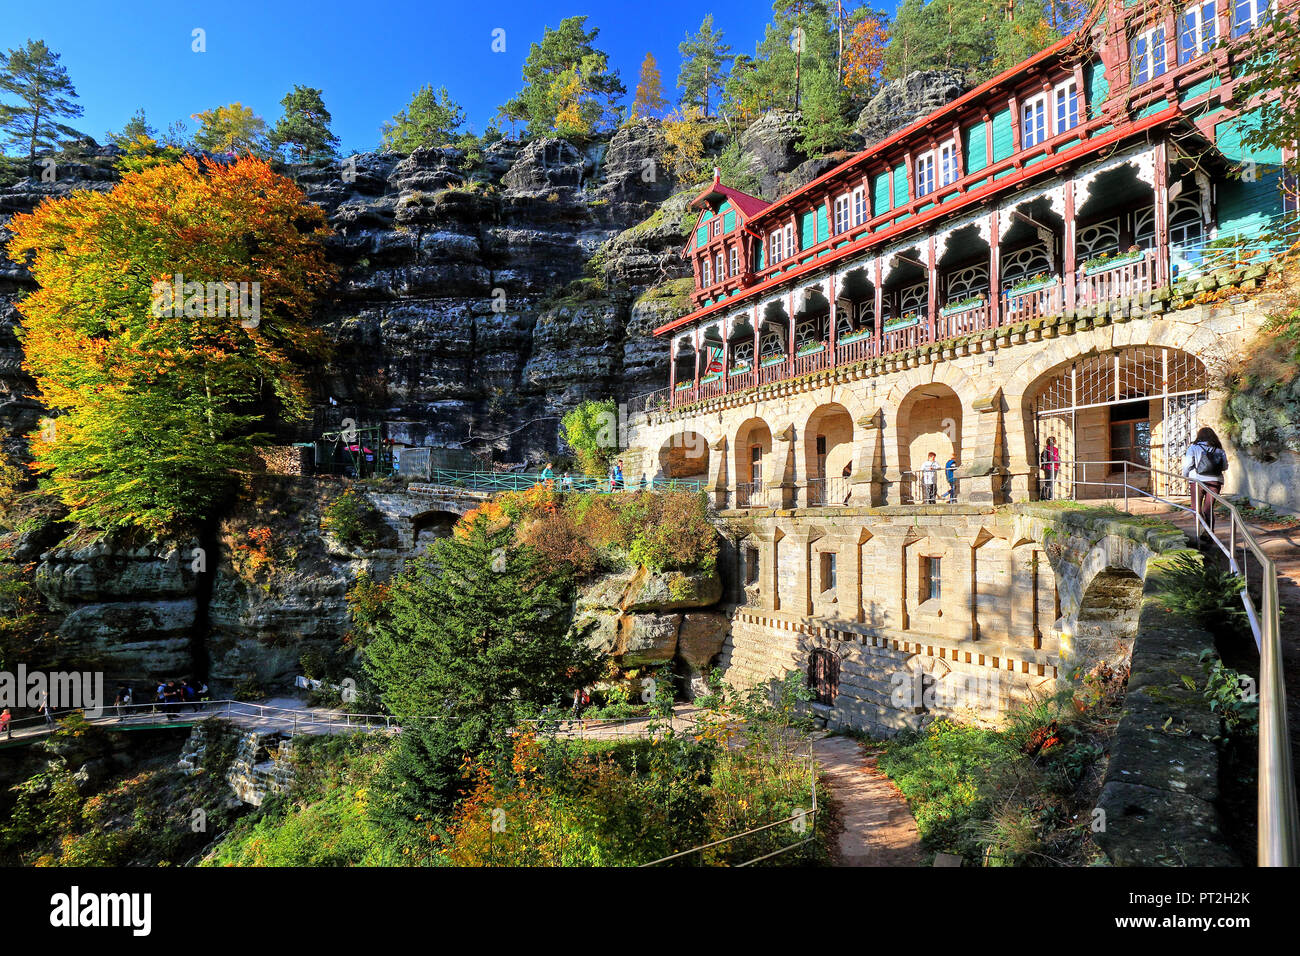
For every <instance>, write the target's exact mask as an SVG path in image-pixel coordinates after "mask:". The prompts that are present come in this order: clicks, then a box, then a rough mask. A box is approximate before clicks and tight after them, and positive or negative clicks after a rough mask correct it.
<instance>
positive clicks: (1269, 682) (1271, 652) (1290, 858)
mask: <svg viewBox="0 0 1300 956" xmlns="http://www.w3.org/2000/svg"><path fill="white" fill-rule="evenodd" d="M1103 465H1104V466H1107V469H1108V472H1111V473H1113V472H1114V471H1115V470H1118V471H1119V472H1120V480H1119V482H1118V483H1116V482H1115V481H1113V480H1110V478H1109V475H1107V480H1104V481H1089V480H1087V478H1084V479H1077V478H1071V479H1070V490H1071V495H1070V497H1071V498H1074V497H1075V496H1074V494H1073V491H1074V489H1075V488H1076V487H1077V486H1079V485H1100V486H1103V487H1108V488H1118V489H1120V490H1121V491H1122V496H1123V501H1124V510H1125V511H1126V512H1127V511H1128V510H1129V508H1130V504H1129V502H1130V498H1131V497H1140V498H1149V499H1151V500H1154V501H1159V502H1161V503H1163V504H1166V505H1168V506H1169V507H1171V508H1175V509H1177V510H1179V511H1185V512H1187V513H1188V514H1191V515H1192V517H1193V519H1194V521H1195V528H1196V533H1197V538H1198V540H1205V539H1207V538H1208V539H1209V540H1210V541H1213V542H1214V544H1215V546H1216V547H1217V548H1218V549H1219V550H1220V551H1221V552H1222V553H1223V554H1224V555H1225V556H1226V557H1227V559H1228V567H1229V569H1230V570H1231V571H1232V573H1233V574H1236V575H1238V576H1240V577H1241V579H1242V589H1241V602H1242V604H1243V605H1244V607H1245V609H1246V617H1247V619H1248V620H1249V622H1250V630H1251V634H1252V635H1253V636H1254V638H1255V646H1256V648H1257V649H1258V651H1259V695H1258V696H1259V804H1258V814H1259V821H1258V823H1259V839H1258V856H1257V860H1258V863H1259V865H1260V866H1295V865H1297V863H1300V842H1298V841H1300V821H1298V820H1297V810H1296V792H1295V779H1294V777H1293V776H1292V768H1291V741H1290V731H1289V729H1288V727H1287V716H1286V685H1285V683H1284V682H1283V680H1282V643H1281V605H1280V604H1279V600H1278V588H1277V565H1276V564H1275V563H1274V562H1273V559H1272V558H1270V557H1269V556H1268V555H1267V554H1266V553H1265V552H1264V549H1263V548H1262V547H1260V544H1259V542H1258V541H1257V540H1256V539H1255V536H1254V534H1252V533H1251V531H1250V527H1249V526H1248V525H1247V524H1246V522H1245V520H1244V519H1243V518H1242V517H1241V513H1240V512H1239V511H1238V510H1237V506H1236V505H1234V504H1233V503H1232V502H1231V501H1229V500H1228V499H1227V498H1225V497H1224V496H1223V495H1221V494H1219V493H1218V492H1215V491H1211V490H1210V489H1209V488H1206V487H1205V486H1204V485H1203V484H1200V483H1199V482H1192V481H1191V479H1189V478H1188V477H1187V476H1185V475H1177V474H1174V473H1172V472H1168V471H1164V470H1162V469H1158V468H1152V467H1151V466H1149V465H1142V464H1139V463H1136V462H1130V461H1087V462H1071V461H1061V462H1060V463H1059V469H1065V468H1070V469H1071V470H1074V469H1076V468H1078V467H1080V466H1103ZM1133 472H1136V473H1137V474H1138V475H1141V474H1146V475H1147V476H1148V484H1149V486H1150V487H1149V488H1143V487H1141V486H1139V485H1136V484H1134V483H1133V481H1136V480H1137V478H1136V476H1135V475H1131V473H1133ZM1084 474H1085V475H1086V474H1087V472H1086V471H1085V472H1084ZM1156 476H1159V477H1162V478H1164V479H1166V481H1167V482H1168V484H1167V485H1166V487H1177V486H1178V484H1179V483H1186V484H1188V485H1191V486H1194V487H1193V488H1191V489H1189V492H1190V493H1189V497H1190V498H1191V504H1190V506H1189V505H1185V504H1183V503H1181V502H1179V501H1174V500H1172V499H1171V498H1168V497H1165V496H1163V495H1158V494H1156V493H1155V492H1154V490H1151V489H1154V488H1155V482H1154V480H1152V479H1154V478H1155V477H1156ZM1055 477H1056V480H1057V481H1059V480H1060V478H1059V470H1058V472H1057V473H1056V475H1055ZM1130 477H1133V481H1131V480H1130ZM1201 495H1208V496H1209V497H1210V499H1211V500H1212V501H1213V502H1214V504H1217V505H1221V506H1222V507H1223V508H1224V510H1226V511H1227V513H1228V543H1227V545H1226V546H1225V544H1224V543H1223V541H1222V540H1220V538H1219V536H1218V535H1217V534H1215V533H1214V529H1213V528H1212V527H1211V526H1210V524H1207V523H1206V521H1205V519H1204V516H1203V515H1202V514H1201V511H1200V509H1199V508H1198V507H1196V505H1197V503H1198V502H1199V501H1200V500H1201V499H1200V496H1201ZM1211 507H1213V505H1211ZM1212 520H1213V519H1212ZM1239 549H1240V553H1241V559H1240V560H1238V558H1237V553H1238V550H1239ZM1247 551H1249V552H1250V554H1251V555H1253V556H1254V558H1255V560H1256V561H1258V562H1259V566H1260V581H1259V590H1260V603H1259V606H1258V607H1256V605H1255V601H1254V599H1253V598H1252V597H1251V595H1250V586H1249V585H1250V579H1249V566H1248V564H1247V562H1246V553H1247Z"/></svg>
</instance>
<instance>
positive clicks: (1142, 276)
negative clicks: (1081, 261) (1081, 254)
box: [1075, 249, 1156, 306]
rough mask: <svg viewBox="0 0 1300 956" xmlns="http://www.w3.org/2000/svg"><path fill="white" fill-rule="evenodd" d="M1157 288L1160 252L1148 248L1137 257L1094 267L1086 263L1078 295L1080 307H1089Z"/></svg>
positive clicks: (1080, 278)
mask: <svg viewBox="0 0 1300 956" xmlns="http://www.w3.org/2000/svg"><path fill="white" fill-rule="evenodd" d="M1155 287H1156V254H1155V252H1154V251H1153V250H1150V249H1148V250H1146V251H1145V252H1143V253H1142V254H1141V255H1140V256H1138V257H1137V258H1136V259H1129V260H1123V259H1121V260H1120V261H1118V262H1115V263H1113V264H1111V263H1103V264H1102V265H1100V266H1096V267H1094V268H1093V269H1091V270H1090V269H1088V268H1087V267H1086V266H1085V267H1083V268H1080V269H1079V273H1078V279H1077V282H1076V284H1075V296H1076V300H1077V303H1078V305H1079V306H1089V305H1097V304H1098V303H1101V302H1110V301H1111V300H1113V299H1118V298H1122V297H1125V296H1131V295H1137V294H1138V293H1140V292H1149V291H1151V290H1152V289H1154V288H1155Z"/></svg>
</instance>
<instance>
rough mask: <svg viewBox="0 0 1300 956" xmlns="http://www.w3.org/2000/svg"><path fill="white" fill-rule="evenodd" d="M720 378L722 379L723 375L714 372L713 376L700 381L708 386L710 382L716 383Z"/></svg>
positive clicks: (707, 376)
mask: <svg viewBox="0 0 1300 956" xmlns="http://www.w3.org/2000/svg"><path fill="white" fill-rule="evenodd" d="M720 378H722V373H721V372H714V373H713V374H712V375H706V376H704V378H702V379H700V384H701V385H708V384H709V383H710V382H716V381H717V380H718V379H720Z"/></svg>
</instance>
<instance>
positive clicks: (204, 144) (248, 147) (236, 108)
mask: <svg viewBox="0 0 1300 956" xmlns="http://www.w3.org/2000/svg"><path fill="white" fill-rule="evenodd" d="M190 118H191V119H194V120H198V123H199V129H198V131H197V132H196V133H195V134H194V146H195V147H196V148H197V149H201V150H205V151H206V152H209V153H227V154H232V155H233V154H238V153H252V154H253V155H254V156H266V155H267V153H268V150H269V144H268V143H267V139H266V121H265V120H263V119H262V117H260V116H258V115H257V114H256V113H254V112H253V110H252V108H251V107H248V106H244V105H243V104H241V103H228V104H227V105H225V106H218V107H216V108H215V109H210V110H204V111H203V112H202V113H194V114H192V115H191V117H190Z"/></svg>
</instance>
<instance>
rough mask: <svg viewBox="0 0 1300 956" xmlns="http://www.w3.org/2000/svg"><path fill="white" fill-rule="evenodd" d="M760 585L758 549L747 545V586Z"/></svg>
mask: <svg viewBox="0 0 1300 956" xmlns="http://www.w3.org/2000/svg"><path fill="white" fill-rule="evenodd" d="M757 583H758V548H756V547H754V546H753V545H752V544H747V545H745V584H746V585H749V584H757Z"/></svg>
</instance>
